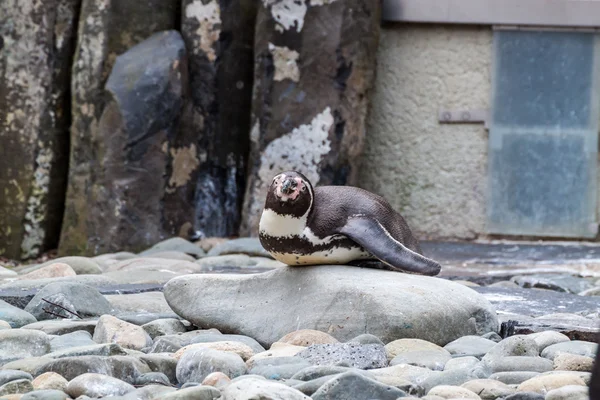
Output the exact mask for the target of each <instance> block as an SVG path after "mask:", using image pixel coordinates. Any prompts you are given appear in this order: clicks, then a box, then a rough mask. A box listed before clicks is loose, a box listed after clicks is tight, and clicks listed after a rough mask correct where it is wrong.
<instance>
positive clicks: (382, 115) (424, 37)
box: [360, 24, 492, 239]
mask: <svg viewBox="0 0 600 400" xmlns="http://www.w3.org/2000/svg"><path fill="white" fill-rule="evenodd" d="M491 60H492V30H491V28H489V27H472V26H471V27H469V26H434V25H403V24H394V25H392V26H386V27H384V29H383V30H382V36H381V43H380V48H379V54H378V68H377V80H376V84H375V89H374V92H373V93H372V104H371V109H370V117H369V122H368V131H367V140H366V146H365V154H364V156H363V159H362V169H361V176H360V186H362V187H363V188H365V189H367V190H371V191H373V192H375V193H378V194H380V195H382V196H384V197H385V198H387V199H388V200H389V201H390V202H391V204H392V206H394V208H395V209H396V210H398V211H399V212H400V213H401V214H402V215H403V216H404V217H405V218H406V219H407V221H408V223H409V225H410V226H411V229H412V230H413V231H414V232H415V233H416V234H417V235H418V236H419V237H421V238H433V239H440V238H453V239H458V238H461V239H472V238H475V237H477V236H479V235H481V234H483V233H484V227H485V225H484V224H485V203H486V199H485V194H486V185H487V178H486V170H487V165H486V162H487V140H488V134H487V131H486V130H485V128H484V125H483V124H482V123H481V124H440V123H439V122H438V111H439V110H440V108H446V109H465V110H469V109H482V108H483V109H487V108H489V103H490V90H491V77H490V74H491Z"/></svg>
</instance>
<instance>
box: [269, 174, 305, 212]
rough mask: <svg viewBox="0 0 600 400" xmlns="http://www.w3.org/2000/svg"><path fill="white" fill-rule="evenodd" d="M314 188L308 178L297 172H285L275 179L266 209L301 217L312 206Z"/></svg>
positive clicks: (270, 189) (270, 188)
mask: <svg viewBox="0 0 600 400" xmlns="http://www.w3.org/2000/svg"><path fill="white" fill-rule="evenodd" d="M313 193H314V192H313V188H312V185H311V184H310V181H309V180H308V178H306V176H304V175H302V174H301V173H299V172H296V171H285V172H282V173H280V174H279V175H277V176H275V177H274V178H273V181H272V182H271V186H270V187H269V191H268V193H267V200H266V202H265V208H270V209H272V210H273V211H275V212H277V213H278V214H282V215H291V216H294V217H300V216H302V215H305V214H306V213H307V212H308V211H309V209H310V206H311V205H312V202H313V201H312V200H313Z"/></svg>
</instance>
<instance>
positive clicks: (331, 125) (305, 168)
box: [240, 0, 381, 236]
mask: <svg viewBox="0 0 600 400" xmlns="http://www.w3.org/2000/svg"><path fill="white" fill-rule="evenodd" d="M380 15H381V3H380V2H377V1H375V2H365V1H363V0H347V1H311V2H289V4H287V2H273V1H263V2H261V3H260V7H259V11H258V17H257V24H256V26H257V30H256V36H255V38H256V40H255V43H254V60H255V61H254V65H255V70H254V92H253V93H254V95H253V103H252V121H251V126H252V129H251V133H250V140H251V143H250V148H251V152H250V160H249V174H248V177H249V179H248V183H247V189H246V194H245V199H244V208H243V222H242V226H241V229H240V233H241V234H242V235H244V236H257V235H258V222H259V219H260V215H261V212H262V207H263V205H264V200H265V196H266V190H267V187H268V185H269V184H270V182H271V180H272V179H273V177H274V176H275V175H277V174H278V173H279V172H281V171H286V170H298V171H302V173H303V174H305V175H306V177H307V178H308V179H309V180H310V181H311V182H312V184H313V185H315V186H316V185H328V184H335V185H343V184H356V183H357V173H358V162H359V159H358V157H359V155H360V154H361V152H362V149H363V142H364V136H365V131H366V115H367V108H368V99H369V90H370V89H371V86H372V82H373V77H374V72H375V58H376V51H377V46H378V41H379V30H380ZM297 149H305V150H304V151H297Z"/></svg>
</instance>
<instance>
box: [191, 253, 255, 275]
mask: <svg viewBox="0 0 600 400" xmlns="http://www.w3.org/2000/svg"><path fill="white" fill-rule="evenodd" d="M196 264H198V265H199V266H200V268H201V270H202V271H203V272H211V271H215V270H221V269H225V268H243V267H251V266H254V265H256V261H254V260H252V259H250V257H249V256H247V255H246V254H229V255H225V256H209V257H204V258H201V259H199V260H197V261H196Z"/></svg>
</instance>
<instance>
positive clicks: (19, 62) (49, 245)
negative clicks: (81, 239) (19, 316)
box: [0, 0, 81, 259]
mask: <svg viewBox="0 0 600 400" xmlns="http://www.w3.org/2000/svg"><path fill="white" fill-rule="evenodd" d="M80 3H81V0H48V1H43V2H40V3H36V4H35V6H33V4H31V3H26V4H23V2H21V1H19V0H8V1H2V2H1V3H0V15H2V20H3V21H10V23H5V24H2V27H0V104H2V106H1V107H0V142H1V143H2V157H0V193H2V196H0V227H1V228H0V254H1V255H2V256H4V257H9V258H13V259H28V258H34V257H36V256H38V255H40V254H41V253H42V252H43V251H46V250H49V249H54V248H56V246H57V244H58V238H59V235H60V227H61V217H62V209H63V199H64V192H65V186H66V177H67V167H68V146H69V114H68V110H69V96H68V93H69V92H68V91H69V72H70V66H71V63H72V60H73V44H74V38H75V36H76V34H77V26H76V24H77V18H78V11H79V7H80Z"/></svg>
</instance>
